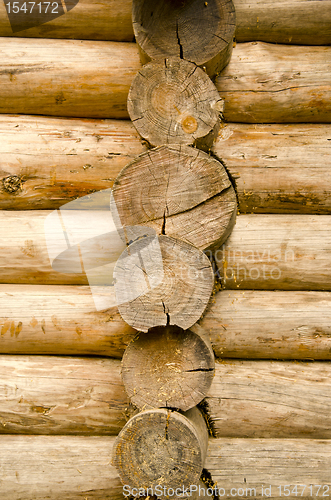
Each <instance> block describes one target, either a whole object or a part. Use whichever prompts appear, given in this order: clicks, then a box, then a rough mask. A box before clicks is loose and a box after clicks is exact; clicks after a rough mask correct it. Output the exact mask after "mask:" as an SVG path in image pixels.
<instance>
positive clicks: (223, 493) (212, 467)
mask: <svg viewBox="0 0 331 500" xmlns="http://www.w3.org/2000/svg"><path fill="white" fill-rule="evenodd" d="M330 451H331V442H330V441H319V440H314V439H210V440H209V449H208V455H207V461H206V468H207V469H208V470H209V471H210V473H211V474H212V477H213V480H214V481H215V482H216V483H217V485H218V488H219V489H220V492H219V498H223V497H227V496H228V495H229V496H231V498H236V499H239V498H259V499H261V500H262V499H265V498H268V497H269V498H272V499H273V500H276V499H277V500H278V499H279V500H280V499H281V498H284V497H285V495H284V486H285V485H287V487H288V488H289V491H288V490H287V491H285V493H286V498H289V499H290V500H294V499H295V498H299V497H300V498H305V499H307V500H308V499H311V498H312V497H315V496H316V493H317V491H318V486H314V485H327V486H326V487H323V486H322V487H321V488H320V489H319V490H320V492H321V493H320V494H321V495H323V493H324V494H328V495H330V490H331V484H330V466H331V454H330ZM289 485H291V486H290V487H289ZM295 485H297V493H295V489H294V486H295ZM302 485H306V486H305V487H304V486H302ZM310 485H313V486H312V490H310ZM279 486H281V487H282V488H281V494H280V490H279ZM262 487H263V492H262ZM269 487H270V495H269V490H267V489H266V488H269ZM221 488H224V490H221ZM232 488H234V489H233V490H232ZM239 488H240V490H239ZM254 489H255V490H254ZM231 490H232V492H231ZM238 490H239V491H238Z"/></svg>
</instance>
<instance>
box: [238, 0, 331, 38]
mask: <svg viewBox="0 0 331 500" xmlns="http://www.w3.org/2000/svg"><path fill="white" fill-rule="evenodd" d="M234 4H235V8H236V14H237V21H236V40H237V41H238V42H249V41H255V40H261V41H263V42H272V43H288V44H293V45H296V44H299V45H300V44H303V45H329V44H330V43H331V2H330V1H329V0H323V1H322V2H321V1H318V0H313V1H311V0H291V1H289V0H287V1H286V2H284V1H282V0H277V1H274V0H267V1H265V0H234Z"/></svg>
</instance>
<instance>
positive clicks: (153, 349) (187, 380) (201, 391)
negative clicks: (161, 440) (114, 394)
mask: <svg viewBox="0 0 331 500" xmlns="http://www.w3.org/2000/svg"><path fill="white" fill-rule="evenodd" d="M121 373H122V379H123V383H124V387H125V390H126V393H127V394H128V396H129V398H130V401H131V402H132V403H133V404H134V405H135V406H137V407H138V408H140V409H142V410H144V409H149V408H159V407H160V408H162V407H163V408H177V409H179V410H183V411H186V410H189V409H190V408H192V407H193V406H196V405H197V404H198V403H200V402H201V400H202V399H203V398H204V397H205V396H206V394H207V392H208V389H209V387H210V384H211V383H212V381H213V377H214V375H215V360H214V353H213V350H212V347H211V344H210V342H209V339H208V337H207V335H206V334H205V332H204V330H203V329H202V328H199V329H198V328H197V326H196V325H195V326H194V327H193V328H192V329H191V330H186V331H184V330H182V329H181V328H179V327H177V326H173V327H171V326H166V327H155V328H151V329H150V330H149V331H148V332H147V333H143V332H139V333H138V335H137V337H136V338H135V339H134V340H133V341H132V342H131V343H130V344H129V345H128V347H127V348H126V350H125V353H124V355H123V358H122V371H121Z"/></svg>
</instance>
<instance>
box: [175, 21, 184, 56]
mask: <svg viewBox="0 0 331 500" xmlns="http://www.w3.org/2000/svg"><path fill="white" fill-rule="evenodd" d="M176 36H177V40H178V45H179V57H180V58H181V59H184V51H183V46H182V44H181V43H180V38H179V32H178V21H177V22H176Z"/></svg>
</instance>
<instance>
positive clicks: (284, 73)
mask: <svg viewBox="0 0 331 500" xmlns="http://www.w3.org/2000/svg"><path fill="white" fill-rule="evenodd" d="M330 61H331V47H298V46H295V45H293V46H287V45H275V44H267V43H257V42H252V43H242V44H237V46H236V49H235V50H234V51H233V55H232V58H231V61H230V63H229V65H228V66H227V67H226V68H225V69H224V70H223V71H222V73H221V74H220V75H219V77H218V78H217V79H216V87H217V88H218V90H219V93H220V96H221V97H222V98H223V99H224V100H225V102H224V111H223V115H224V118H225V119H226V120H227V121H233V122H242V123H282V122H283V123H300V122H308V123H330V121H331V78H330V71H331V62H330Z"/></svg>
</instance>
